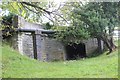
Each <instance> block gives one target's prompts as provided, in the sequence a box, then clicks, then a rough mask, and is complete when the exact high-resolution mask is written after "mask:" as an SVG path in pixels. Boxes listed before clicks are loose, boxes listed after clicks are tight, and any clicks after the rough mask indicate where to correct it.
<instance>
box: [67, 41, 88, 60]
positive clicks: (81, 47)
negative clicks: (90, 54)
mask: <svg viewBox="0 0 120 80" xmlns="http://www.w3.org/2000/svg"><path fill="white" fill-rule="evenodd" d="M66 53H67V60H76V59H79V58H84V57H86V49H85V44H84V43H79V44H75V43H74V44H72V45H67V46H66Z"/></svg>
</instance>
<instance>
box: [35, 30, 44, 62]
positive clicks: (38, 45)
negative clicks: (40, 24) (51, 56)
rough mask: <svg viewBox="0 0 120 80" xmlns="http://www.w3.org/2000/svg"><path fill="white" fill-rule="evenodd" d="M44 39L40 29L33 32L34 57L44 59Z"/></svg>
mask: <svg viewBox="0 0 120 80" xmlns="http://www.w3.org/2000/svg"><path fill="white" fill-rule="evenodd" d="M44 44H45V41H44V36H42V34H41V31H39V30H37V31H35V33H34V34H33V48H34V58H35V59H38V60H41V61H44V60H46V57H45V56H46V55H45V46H44Z"/></svg>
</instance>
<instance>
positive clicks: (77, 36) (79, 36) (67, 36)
mask: <svg viewBox="0 0 120 80" xmlns="http://www.w3.org/2000/svg"><path fill="white" fill-rule="evenodd" d="M55 37H56V38H57V39H58V40H60V41H62V42H64V43H65V44H71V43H80V42H81V41H82V40H84V39H87V38H89V33H88V32H87V31H86V30H85V29H83V28H81V27H67V28H65V29H63V30H61V31H60V30H59V31H58V32H57V33H56V34H55Z"/></svg>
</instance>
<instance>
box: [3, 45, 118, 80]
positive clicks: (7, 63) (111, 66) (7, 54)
mask: <svg viewBox="0 0 120 80" xmlns="http://www.w3.org/2000/svg"><path fill="white" fill-rule="evenodd" d="M2 63H3V64H2V69H3V72H2V77H3V78H117V77H118V50H116V51H115V52H113V53H111V54H110V55H106V52H105V53H104V54H102V55H100V56H98V57H94V58H87V59H81V60H77V61H75V60H74V61H64V62H40V61H37V60H34V59H30V58H28V57H26V56H22V55H20V54H19V53H18V52H17V51H15V50H13V49H11V48H10V47H9V46H7V45H4V46H3V47H2Z"/></svg>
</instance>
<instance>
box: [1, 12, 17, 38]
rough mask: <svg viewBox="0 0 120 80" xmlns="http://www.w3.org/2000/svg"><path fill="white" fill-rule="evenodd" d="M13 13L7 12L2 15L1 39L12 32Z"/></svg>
mask: <svg viewBox="0 0 120 80" xmlns="http://www.w3.org/2000/svg"><path fill="white" fill-rule="evenodd" d="M14 16H15V14H13V13H9V14H8V15H4V16H3V17H2V22H1V24H2V25H1V30H2V36H3V39H5V38H8V37H10V36H12V35H13V34H14V31H15V30H14V27H13V26H12V20H13V17H14Z"/></svg>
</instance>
